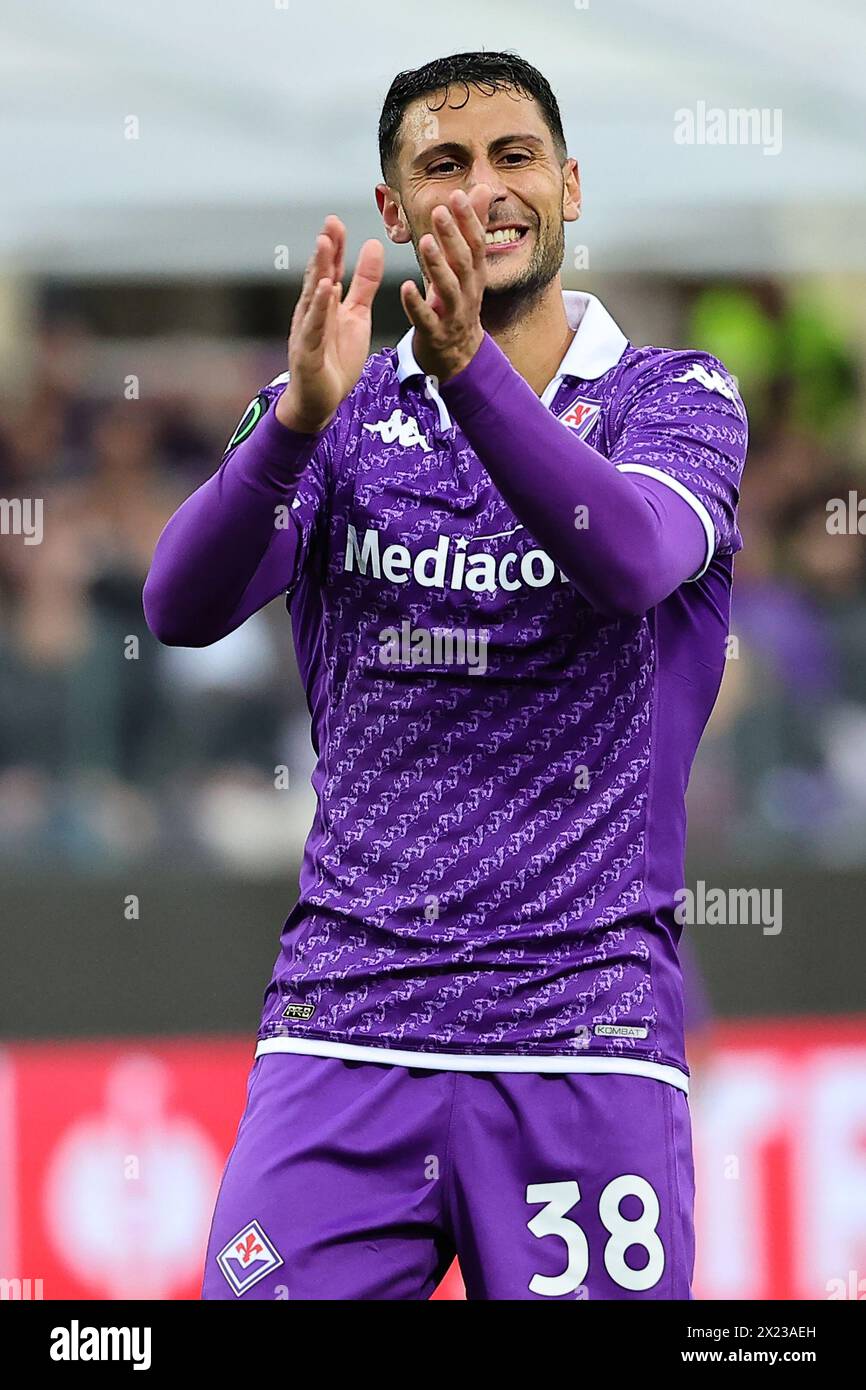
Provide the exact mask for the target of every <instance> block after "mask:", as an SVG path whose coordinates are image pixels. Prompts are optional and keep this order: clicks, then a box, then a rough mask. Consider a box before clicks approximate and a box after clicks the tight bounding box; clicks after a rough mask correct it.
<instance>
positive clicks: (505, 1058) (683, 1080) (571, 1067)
mask: <svg viewBox="0 0 866 1390" xmlns="http://www.w3.org/2000/svg"><path fill="white" fill-rule="evenodd" d="M270 1052H294V1053H300V1054H301V1055H302V1056H307V1057H341V1058H342V1059H343V1061H344V1062H380V1063H381V1062H385V1063H387V1064H390V1065H392V1066H397V1067H422V1068H424V1069H426V1070H427V1071H499V1072H521V1071H523V1072H584V1073H587V1074H593V1073H614V1074H619V1075H625V1076H648V1077H650V1078H651V1079H652V1080H654V1081H665V1082H667V1084H668V1085H669V1086H676V1088H677V1090H678V1091H684V1092H685V1094H686V1095H688V1093H689V1078H688V1077H687V1076H686V1074H685V1072H681V1071H680V1069H679V1067H669V1066H666V1065H665V1064H664V1063H663V1062H649V1061H646V1060H644V1059H643V1058H641V1057H539V1056H529V1055H527V1054H526V1053H510V1054H509V1053H495V1052H486V1053H468V1054H467V1053H447V1052H411V1051H408V1050H406V1049H401V1048H396V1047H366V1046H362V1045H361V1044H359V1043H341V1042H326V1041H323V1040H322V1039H320V1038H300V1037H296V1038H262V1039H261V1041H260V1042H259V1043H258V1045H257V1046H256V1056H257V1057H264V1056H266V1055H267V1054H268V1053H270Z"/></svg>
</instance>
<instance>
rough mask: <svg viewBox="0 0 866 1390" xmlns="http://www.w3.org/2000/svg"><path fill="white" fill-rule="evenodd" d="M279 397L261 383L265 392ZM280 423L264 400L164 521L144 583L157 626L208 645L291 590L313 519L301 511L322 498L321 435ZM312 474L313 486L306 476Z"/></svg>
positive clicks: (178, 639) (176, 639) (174, 640)
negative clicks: (246, 430) (302, 493)
mask: <svg viewBox="0 0 866 1390" xmlns="http://www.w3.org/2000/svg"><path fill="white" fill-rule="evenodd" d="M263 398H264V399H267V400H268V405H270V402H271V400H273V399H274V397H273V396H272V397H270V398H268V397H267V396H266V395H265V393H262V396H261V397H260V398H259V399H260V400H261V399H263ZM322 439H323V436H321V435H310V434H300V433H297V432H296V431H294V430H289V429H287V428H286V427H285V426H284V425H282V424H280V422H279V420H277V418H276V414H275V412H274V410H273V409H268V408H267V407H266V409H265V413H264V414H263V415H262V417H261V419H260V420H259V423H258V424H257V425H256V427H255V429H254V430H253V431H252V433H251V434H249V436H248V437H247V438H246V439H244V440H243V442H242V443H240V444H238V445H237V446H236V447H235V448H234V449H232V450H231V451H230V452H229V454H228V455H227V457H226V458H225V460H224V461H223V463H222V465H221V467H220V468H219V470H218V471H217V472H216V473H215V474H214V475H213V477H212V478H209V479H208V481H207V482H206V483H204V484H203V485H202V486H201V487H200V488H199V489H198V490H197V491H196V492H194V493H193V494H192V496H191V497H189V498H187V500H186V501H185V502H184V503H183V505H182V506H181V507H179V508H178V510H177V511H176V512H175V514H174V516H173V517H172V518H171V520H170V521H169V522H168V524H167V526H166V527H165V529H164V531H163V532H162V535H161V536H160V538H159V541H158V542H157V545H156V550H155V553H154V557H153V562H152V565H151V568H150V573H149V574H148V577H147V581H146V583H145V586H144V595H143V600H144V612H145V617H146V618H147V623H148V627H149V628H150V630H151V631H152V632H153V634H154V636H156V637H158V638H159V640H160V641H161V642H164V643H166V644H167V645H169V646H187V647H203V646H208V645H209V644H210V643H211V642H216V641H217V640H218V639H219V638H221V637H225V636H226V634H227V633H229V632H232V631H233V630H234V629H235V628H236V627H239V626H240V625H241V623H243V622H245V621H246V619H247V618H249V617H250V616H251V615H252V614H253V613H255V612H257V611H258V609H260V608H262V607H264V605H265V604H266V603H269V602H270V601H271V599H273V598H276V597H277V595H278V594H280V593H282V592H283V591H284V590H286V589H287V588H288V587H289V585H290V583H291V581H292V578H293V577H294V575H295V574H296V571H297V566H298V563H299V559H300V551H301V549H302V548H303V546H304V543H305V539H306V538H307V537H308V534H309V525H308V524H307V525H305V524H304V522H305V518H304V516H303V515H300V514H299V509H300V506H301V504H300V501H299V499H298V498H297V496H296V494H297V490H298V485H299V482H300V480H301V478H302V477H304V475H305V473H306V474H307V477H305V478H304V484H305V489H306V491H307V492H308V493H309V494H310V495H309V496H308V497H307V498H306V499H305V507H306V510H307V512H309V511H310V509H311V507H312V508H313V509H315V507H316V506H317V505H318V504H320V503H321V500H322V499H321V493H322V477H321V455H322V452H323V451H322V449H321V447H320V446H321V441H322ZM308 480H309V486H307V483H308Z"/></svg>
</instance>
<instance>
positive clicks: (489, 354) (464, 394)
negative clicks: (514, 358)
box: [439, 333, 530, 421]
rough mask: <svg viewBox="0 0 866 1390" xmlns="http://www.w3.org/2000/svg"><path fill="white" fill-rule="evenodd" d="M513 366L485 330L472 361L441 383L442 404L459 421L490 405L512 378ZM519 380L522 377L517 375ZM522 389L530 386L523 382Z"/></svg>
mask: <svg viewBox="0 0 866 1390" xmlns="http://www.w3.org/2000/svg"><path fill="white" fill-rule="evenodd" d="M514 375H515V373H514V368H513V367H512V365H511V363H510V362H509V360H508V358H507V357H506V356H505V353H504V352H503V351H502V349H501V348H500V347H499V346H498V344H497V343H495V342H494V341H493V339H492V338H491V336H490V334H489V333H485V334H484V337H483V339H482V342H481V346H480V348H479V349H478V351H477V352H476V354H475V356H474V357H473V358H472V361H471V362H469V363H468V365H467V366H465V367H464V368H463V370H462V371H459V372H458V373H457V374H456V376H452V377H451V378H450V379H449V380H448V381H445V382H443V383H442V385H441V386H440V388H439V394H440V395H441V397H442V399H443V400H444V402H445V404H446V405H447V406H448V407H449V408H450V409H452V410H453V411H454V414H455V415H456V416H457V417H458V418H459V419H460V420H461V421H462V420H464V419H466V420H468V419H470V418H471V417H472V416H473V415H474V414H476V413H477V412H478V411H479V410H483V409H484V408H485V407H486V406H488V405H490V404H491V403H492V402H493V401H494V400H495V399H496V397H497V396H498V395H499V392H500V391H501V390H502V389H503V388H504V387H505V386H507V385H508V383H509V381H511V380H513V378H514ZM520 381H521V382H522V381H523V379H522V378H520ZM523 385H524V387H525V389H526V390H529V389H530V388H529V387H528V386H527V385H526V383H525V382H523Z"/></svg>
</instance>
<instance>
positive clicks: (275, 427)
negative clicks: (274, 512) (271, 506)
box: [223, 404, 322, 496]
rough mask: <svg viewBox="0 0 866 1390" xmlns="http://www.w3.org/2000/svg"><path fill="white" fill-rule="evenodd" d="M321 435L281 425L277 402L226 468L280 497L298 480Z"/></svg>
mask: <svg viewBox="0 0 866 1390" xmlns="http://www.w3.org/2000/svg"><path fill="white" fill-rule="evenodd" d="M321 438H322V435H321V434H306V433H302V432H301V431H300V430H291V429H289V428H288V426H287V425H284V424H282V423H281V422H280V421H279V420H278V419H277V407H276V404H274V405H273V406H272V407H271V409H270V410H268V411H267V412H266V414H265V415H263V417H262V419H261V420H260V421H259V423H258V425H257V426H256V428H255V429H254V430H253V432H252V434H251V435H250V436H249V438H248V439H245V440H244V441H243V442H242V443H241V444H239V445H238V447H237V449H236V450H235V452H234V454H232V455H231V456H230V457H229V459H228V460H227V461H226V463H225V464H224V465H223V467H224V468H226V469H229V470H230V471H231V472H232V473H233V474H234V476H235V477H236V478H237V479H238V480H239V481H240V482H243V483H246V485H247V486H248V487H253V488H255V490H256V491H257V492H264V491H267V492H269V493H276V494H279V495H280V496H281V495H282V494H283V492H284V491H285V489H286V488H287V487H290V486H291V485H292V484H293V483H296V482H297V481H298V479H299V478H300V476H301V474H302V473H303V471H304V469H305V468H306V466H307V464H308V463H309V462H310V459H311V458H312V457H313V454H314V453H315V451H316V447H317V446H318V443H319V441H320V439H321Z"/></svg>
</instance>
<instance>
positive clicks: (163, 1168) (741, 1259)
mask: <svg viewBox="0 0 866 1390" xmlns="http://www.w3.org/2000/svg"><path fill="white" fill-rule="evenodd" d="M251 1059H252V1045H251V1043H250V1042H249V1040H246V1039H244V1040H212V1039H206V1038H203V1039H196V1040H192V1041H183V1042H163V1041H152V1042H151V1041H139V1042H130V1041H125V1040H117V1041H110V1042H101V1043H92V1044H75V1043H69V1044H66V1043H64V1044H48V1043H46V1044H39V1045H21V1046H11V1047H8V1048H6V1049H5V1050H3V1051H0V1297H4V1298H9V1297H31V1298H32V1297H36V1298H38V1297H42V1298H46V1299H52V1298H109V1299H113V1298H135V1299H183V1298H197V1297H198V1292H199V1288H200V1282H201V1268H202V1261H203V1255H204V1248H205V1243H206V1240H207V1234H208V1228H209V1224H210V1217H211V1212H212V1209H213V1204H214V1200H215V1198H216V1192H217V1187H218V1184H219V1179H220V1175H221V1172H222V1166H223V1163H224V1161H225V1157H226V1155H227V1153H228V1150H229V1148H230V1147H231V1144H232V1142H233V1140H234V1135H235V1131H236V1129H237V1123H238V1119H239V1117H240V1113H241V1109H242V1107H243V1102H244V1088H245V1084H246V1077H247V1072H248V1070H249V1066H250V1064H251ZM692 1111H693V1116H694V1129H695V1147H696V1158H697V1164H698V1206H697V1226H698V1267H697V1273H696V1290H695V1292H696V1296H697V1297H699V1298H701V1297H703V1298H725V1299H757V1300H760V1299H767V1298H785V1299H805V1298H826V1299H836V1298H839V1299H841V1298H866V1019H856V1020H847V1021H829V1020H823V1019H815V1020H812V1019H798V1020H796V1021H793V1022H787V1023H780V1022H773V1023H767V1024H757V1025H756V1024H748V1025H746V1024H742V1025H739V1024H738V1025H728V1026H725V1027H721V1028H719V1029H717V1030H716V1035H715V1041H714V1045H713V1049H712V1053H711V1055H710V1056H709V1057H708V1058H707V1059H706V1060H705V1061H704V1062H703V1063H702V1067H701V1072H700V1075H699V1077H698V1080H697V1083H696V1084H695V1086H694V1090H693V1098H692ZM462 1296H463V1294H462V1285H461V1282H460V1277H459V1271H458V1270H457V1268H456V1266H455V1267H454V1268H453V1269H452V1271H451V1273H450V1275H449V1277H448V1279H447V1280H446V1281H445V1283H444V1285H443V1286H442V1288H441V1289H440V1290H439V1291H438V1292H437V1295H436V1297H439V1298H460V1297H462Z"/></svg>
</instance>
